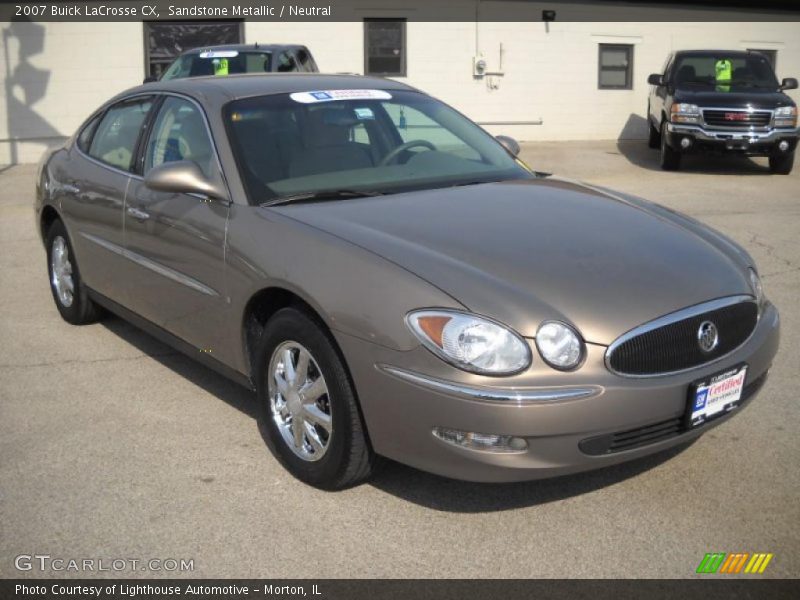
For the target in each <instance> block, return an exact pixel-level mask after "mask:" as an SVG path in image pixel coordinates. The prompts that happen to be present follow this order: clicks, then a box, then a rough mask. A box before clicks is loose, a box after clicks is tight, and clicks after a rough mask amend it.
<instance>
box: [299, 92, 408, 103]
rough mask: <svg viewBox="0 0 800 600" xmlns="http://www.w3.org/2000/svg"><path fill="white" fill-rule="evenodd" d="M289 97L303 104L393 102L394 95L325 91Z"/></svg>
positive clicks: (386, 93)
mask: <svg viewBox="0 0 800 600" xmlns="http://www.w3.org/2000/svg"><path fill="white" fill-rule="evenodd" d="M289 97H290V98H291V99H292V100H294V101H295V102H300V103H301V104H314V103H316V102H333V101H334V100H391V99H392V95H391V94H390V93H389V92H385V91H383V90H325V91H319V92H295V93H294V94H290V95H289Z"/></svg>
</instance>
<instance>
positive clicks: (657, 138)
mask: <svg viewBox="0 0 800 600" xmlns="http://www.w3.org/2000/svg"><path fill="white" fill-rule="evenodd" d="M647 112H648V117H647V129H648V131H649V133H650V135H648V136H647V146H648V147H650V148H658V147H659V146H660V145H661V133H660V132H659V131H658V129H656V128H655V127H654V126H653V122H652V121H651V120H650V117H649V113H650V110H649V109H648V111H647Z"/></svg>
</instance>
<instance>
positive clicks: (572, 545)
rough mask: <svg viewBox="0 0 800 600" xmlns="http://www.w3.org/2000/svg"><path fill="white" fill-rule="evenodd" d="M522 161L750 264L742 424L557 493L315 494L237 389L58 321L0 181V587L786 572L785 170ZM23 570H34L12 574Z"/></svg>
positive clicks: (789, 244)
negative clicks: (723, 566) (740, 559)
mask: <svg viewBox="0 0 800 600" xmlns="http://www.w3.org/2000/svg"><path fill="white" fill-rule="evenodd" d="M522 156H523V158H524V159H525V160H526V161H527V162H528V163H529V164H531V165H532V166H534V167H535V168H537V169H539V170H544V171H550V172H555V173H558V174H561V175H566V176H570V177H574V178H577V179H584V180H586V181H589V182H592V183H595V184H598V185H603V186H608V187H611V188H615V189H618V190H622V191H625V192H629V193H633V194H637V195H640V196H643V197H646V198H649V199H651V200H655V201H658V202H661V203H663V204H665V205H667V206H669V207H672V208H675V209H678V210H681V211H683V212H686V213H688V214H690V215H692V216H694V217H696V218H698V219H700V220H701V221H704V222H706V223H708V224H710V225H712V226H713V227H715V228H717V229H719V230H721V231H723V232H725V233H726V234H728V235H730V236H731V237H733V238H734V239H736V240H737V241H739V242H740V243H742V244H743V245H744V246H745V247H746V248H747V249H748V250H749V251H750V252H751V253H752V254H753V256H754V257H755V259H756V261H757V262H758V264H759V266H760V269H761V272H762V275H763V283H764V288H765V291H766V293H767V295H768V296H769V298H770V299H771V300H772V301H773V302H774V303H775V304H776V305H777V306H778V308H779V309H780V311H781V315H782V328H783V330H782V334H783V335H782V345H781V350H780V352H779V354H778V357H777V360H776V362H775V364H774V367H773V371H772V375H771V378H770V380H769V381H768V383H767V385H766V386H765V388H764V389H763V391H762V392H761V394H760V395H759V397H758V398H757V399H756V400H755V401H754V402H753V403H751V405H750V406H749V407H748V408H747V409H746V410H744V411H743V412H742V414H741V415H739V416H738V417H736V418H734V419H731V420H730V421H728V422H727V423H726V424H723V425H722V426H720V427H718V428H715V429H714V430H712V431H710V432H709V433H708V434H707V435H705V436H703V437H702V438H701V439H700V440H699V441H697V442H696V443H695V444H693V445H691V446H689V447H688V448H684V449H681V450H677V451H672V452H670V453H668V454H666V455H659V456H656V457H650V458H647V459H644V460H640V461H638V462H634V463H629V464H625V465H621V466H617V467H612V468H608V469H606V470H603V471H598V472H593V473H587V474H581V475H577V476H571V477H566V478H561V479H555V480H549V481H538V482H531V483H522V484H512V485H483V484H471V483H462V482H456V481H451V480H447V479H443V478H440V477H436V476H433V475H428V474H425V473H422V472H419V471H416V470H414V469H411V468H408V467H404V466H401V465H398V464H394V463H392V464H390V465H389V466H388V467H387V468H386V469H385V470H384V471H383V472H382V473H381V474H380V475H379V476H378V477H376V478H375V480H374V481H372V482H370V483H367V484H364V485H361V486H359V487H357V488H354V489H350V490H347V491H344V492H338V493H326V492H321V491H317V490H315V489H312V488H310V487H307V486H305V485H303V484H302V483H299V482H298V481H296V480H295V479H293V478H292V477H291V476H290V475H289V474H288V473H287V472H286V471H284V470H283V469H282V468H281V467H280V465H279V464H278V463H277V462H276V461H275V459H273V457H272V456H271V455H270V454H269V452H268V451H267V449H266V448H265V446H264V443H263V440H262V437H261V435H260V433H259V430H258V428H257V426H256V422H255V420H254V414H255V409H254V399H253V396H252V395H251V393H249V392H247V391H246V390H244V389H241V388H239V387H237V386H236V385H235V384H233V383H230V382H229V381H227V380H226V379H224V378H222V377H221V376H218V375H216V374H215V373H213V372H211V371H209V370H207V369H205V368H204V367H201V366H200V365H198V364H196V363H194V362H192V361H191V360H190V359H188V358H186V357H184V356H183V355H181V354H178V353H176V352H174V351H173V350H171V349H170V348H168V347H166V346H164V345H163V344H161V343H159V342H157V341H156V340H154V339H153V338H151V337H149V336H148V335H146V334H144V333H142V332H141V331H139V330H137V329H136V328H134V327H133V326H131V325H128V324H126V323H125V322H123V321H122V320H120V319H117V318H109V319H107V320H105V321H104V322H102V323H98V324H94V325H88V326H84V327H73V326H70V325H68V324H67V323H65V322H63V321H62V320H61V318H60V317H59V315H58V313H57V311H56V309H55V307H54V306H53V300H52V298H51V296H50V291H49V290H48V282H47V276H46V269H45V253H44V249H43V248H42V246H41V244H40V242H39V239H38V236H37V234H36V231H35V226H34V222H33V210H32V203H33V191H34V186H33V175H34V168H33V166H32V165H23V166H17V167H10V168H5V169H3V168H1V167H0V577H19V576H22V577H57V576H73V577H74V576H87V575H89V576H91V575H92V572H84V573H80V572H74V571H57V570H54V569H53V564H52V563H50V562H49V561H51V560H53V559H64V560H65V561H68V560H69V559H84V558H88V559H94V560H99V559H103V560H104V561H106V562H105V563H104V564H105V565H106V566H107V567H108V566H109V565H110V561H111V560H113V559H117V560H120V559H124V560H131V559H132V560H137V561H147V560H150V559H155V560H161V561H162V562H165V561H168V560H169V559H174V560H177V561H180V560H181V559H184V560H185V561H189V560H191V561H193V567H194V568H193V570H192V571H184V572H181V571H166V570H165V569H166V568H167V567H171V566H172V563H167V564H166V565H162V566H161V570H160V571H158V570H148V568H147V567H145V570H142V568H141V563H139V564H138V565H137V567H136V568H134V569H130V568H128V567H126V568H125V569H123V570H122V571H120V572H115V571H113V570H111V571H104V572H96V574H97V575H100V576H110V575H114V576H124V577H140V576H141V577H149V576H164V575H169V576H193V577H270V578H272V577H275V578H278V577H315V578H316V577H322V578H325V577H414V578H418V577H419V578H441V577H470V578H471V577H480V578H489V577H565V576H569V577H647V578H657V577H690V576H693V575H694V572H695V569H696V568H697V566H698V564H699V563H700V561H701V559H702V558H703V556H704V554H705V553H707V552H771V553H773V554H774V558H773V559H772V561H771V563H770V564H769V567H768V569H767V570H766V572H765V574H764V575H762V576H761V577H798V576H800V502H798V497H800V469H798V465H800V443H799V442H798V439H800V435H799V434H800V425H799V421H798V419H799V417H800V402H798V393H797V386H798V366H800V350H799V349H798V334H800V301H799V300H798V299H800V194H799V193H798V190H799V189H800V186H799V185H798V184H800V165H798V167H797V168H796V170H795V173H794V174H792V175H790V176H778V175H770V174H769V172H768V170H767V169H766V166H765V165H766V162H765V161H764V160H762V159H756V160H749V159H745V158H734V159H722V158H717V157H697V158H692V159H691V160H688V161H686V163H685V168H684V170H682V171H681V172H678V173H665V172H662V171H660V170H659V168H658V165H657V153H656V152H655V151H653V150H648V149H647V148H646V146H645V144H644V142H627V143H621V144H618V143H617V142H591V143H584V142H568V143H537V144H524V145H523V153H522ZM487 201H490V199H487ZM710 276H711V274H710ZM20 555H23V556H24V555H31V556H32V555H47V556H50V557H51V558H50V559H45V562H46V564H48V565H49V568H46V569H44V570H41V569H40V568H39V563H37V562H35V561H34V562H33V564H32V568H31V569H30V570H27V571H19V570H17V568H16V567H15V558H16V557H18V556H20ZM17 562H19V561H17ZM25 564H26V562H25V559H22V566H23V567H24V566H25ZM68 564H69V563H68V562H66V563H64V564H63V565H62V566H66V565H68ZM94 564H95V566H97V565H98V563H97V562H95V563H94ZM119 564H120V563H117V565H119ZM128 564H130V563H128ZM155 566H156V565H153V567H155Z"/></svg>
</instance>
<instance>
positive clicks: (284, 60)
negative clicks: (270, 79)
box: [275, 52, 297, 73]
mask: <svg viewBox="0 0 800 600" xmlns="http://www.w3.org/2000/svg"><path fill="white" fill-rule="evenodd" d="M275 70H276V71H278V73H290V72H292V71H297V61H296V60H295V58H294V55H293V54H292V53H291V52H281V53H280V54H279V55H278V62H277V66H276V68H275Z"/></svg>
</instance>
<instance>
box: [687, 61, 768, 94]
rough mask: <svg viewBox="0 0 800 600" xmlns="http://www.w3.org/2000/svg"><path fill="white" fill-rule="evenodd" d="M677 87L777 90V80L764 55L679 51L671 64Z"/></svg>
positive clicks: (722, 89) (724, 89)
mask: <svg viewBox="0 0 800 600" xmlns="http://www.w3.org/2000/svg"><path fill="white" fill-rule="evenodd" d="M674 73H675V75H674V81H675V86H676V87H679V88H681V87H687V88H688V87H692V86H698V87H705V88H716V89H717V90H718V91H738V90H744V89H753V88H764V89H772V90H774V89H776V88H777V87H778V81H777V79H776V78H775V73H774V71H773V70H772V66H771V65H770V63H769V60H767V58H766V57H765V56H764V55H763V54H746V55H743V54H731V55H727V54H724V53H720V54H718V55H717V54H682V55H680V56H679V57H678V60H677V62H676V63H675V67H674Z"/></svg>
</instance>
